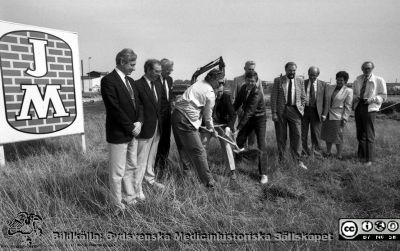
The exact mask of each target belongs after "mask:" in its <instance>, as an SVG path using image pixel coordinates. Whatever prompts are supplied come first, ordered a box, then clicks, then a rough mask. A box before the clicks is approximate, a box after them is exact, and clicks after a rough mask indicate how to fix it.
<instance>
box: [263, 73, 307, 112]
mask: <svg viewBox="0 0 400 251" xmlns="http://www.w3.org/2000/svg"><path fill="white" fill-rule="evenodd" d="M287 85H288V83H287V81H286V75H285V76H281V77H278V78H275V79H274V84H273V86H272V91H271V112H272V114H274V113H276V114H277V115H278V116H282V114H283V111H284V110H285V105H286V97H287V87H286V86H287ZM294 85H295V89H296V107H297V110H298V111H299V112H300V114H301V115H303V114H304V105H305V98H306V93H305V90H304V81H303V80H302V79H301V78H297V77H295V81H294Z"/></svg>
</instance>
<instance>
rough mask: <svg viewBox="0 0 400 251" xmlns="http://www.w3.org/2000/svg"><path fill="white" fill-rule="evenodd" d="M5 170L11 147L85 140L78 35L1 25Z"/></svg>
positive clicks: (0, 140)
mask: <svg viewBox="0 0 400 251" xmlns="http://www.w3.org/2000/svg"><path fill="white" fill-rule="evenodd" d="M0 66H1V67H0V92H1V93H0V128H1V131H2V132H1V134H0V165H4V154H3V145H4V144H7V143H12V142H17V141H26V140H35V139H42V138H49V137H58V136H64V135H71V134H81V135H82V146H83V148H85V141H84V125H83V108H82V93H81V80H80V75H81V74H80V71H79V67H78V66H79V51H78V36H77V34H76V33H73V32H66V31H60V30H53V29H47V28H41V27H33V26H29V25H22V24H15V23H9V22H4V21H0Z"/></svg>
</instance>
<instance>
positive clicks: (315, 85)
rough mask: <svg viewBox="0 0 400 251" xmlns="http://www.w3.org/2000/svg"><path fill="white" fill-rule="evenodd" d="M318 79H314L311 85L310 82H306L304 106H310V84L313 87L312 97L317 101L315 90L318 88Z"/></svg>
mask: <svg viewBox="0 0 400 251" xmlns="http://www.w3.org/2000/svg"><path fill="white" fill-rule="evenodd" d="M317 83H318V79H315V81H314V82H313V83H311V82H310V81H308V88H307V91H306V106H309V105H310V98H311V84H312V85H313V86H314V96H315V100H316V99H317V90H318V89H317V88H318V85H317Z"/></svg>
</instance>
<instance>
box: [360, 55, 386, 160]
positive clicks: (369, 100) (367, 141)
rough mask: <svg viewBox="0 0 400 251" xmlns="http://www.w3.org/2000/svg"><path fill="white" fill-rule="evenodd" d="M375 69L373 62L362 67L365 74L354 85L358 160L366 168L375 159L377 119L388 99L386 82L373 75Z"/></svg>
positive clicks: (365, 63)
mask: <svg viewBox="0 0 400 251" xmlns="http://www.w3.org/2000/svg"><path fill="white" fill-rule="evenodd" d="M374 68H375V66H374V63H372V62H371V61H367V62H364V63H363V64H362V66H361V70H362V72H363V74H362V75H360V76H358V77H357V78H356V80H355V81H354V83H353V95H354V98H353V110H354V111H355V112H354V117H355V120H356V129H357V140H358V152H357V154H358V158H359V159H360V161H362V162H364V163H365V165H366V166H371V165H372V162H373V161H374V159H375V144H374V141H375V129H374V125H375V117H376V112H377V111H379V109H380V107H381V105H382V103H383V102H384V101H385V100H386V99H387V91H386V82H385V80H384V79H383V78H382V77H378V76H376V75H374V74H373V73H372V71H373V69H374Z"/></svg>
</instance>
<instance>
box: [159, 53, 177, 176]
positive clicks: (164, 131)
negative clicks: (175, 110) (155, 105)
mask: <svg viewBox="0 0 400 251" xmlns="http://www.w3.org/2000/svg"><path fill="white" fill-rule="evenodd" d="M160 63H161V77H160V82H161V85H162V92H161V101H160V104H161V107H160V114H161V125H160V127H161V136H160V142H159V143H158V150H157V157H156V169H157V171H158V176H159V177H161V176H162V174H163V172H164V171H165V168H166V167H167V166H168V153H169V148H170V140H171V101H172V98H171V94H172V93H171V88H172V83H173V80H172V78H171V76H170V75H171V73H172V72H173V70H174V62H173V61H172V60H169V59H166V58H163V59H161V61H160Z"/></svg>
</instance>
